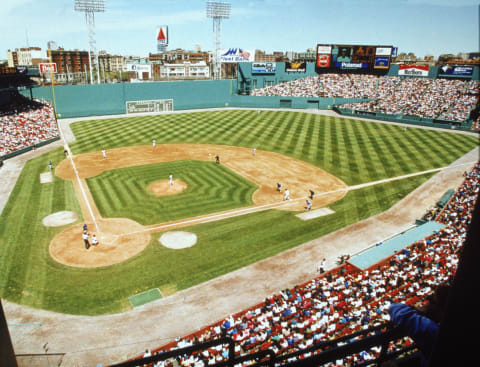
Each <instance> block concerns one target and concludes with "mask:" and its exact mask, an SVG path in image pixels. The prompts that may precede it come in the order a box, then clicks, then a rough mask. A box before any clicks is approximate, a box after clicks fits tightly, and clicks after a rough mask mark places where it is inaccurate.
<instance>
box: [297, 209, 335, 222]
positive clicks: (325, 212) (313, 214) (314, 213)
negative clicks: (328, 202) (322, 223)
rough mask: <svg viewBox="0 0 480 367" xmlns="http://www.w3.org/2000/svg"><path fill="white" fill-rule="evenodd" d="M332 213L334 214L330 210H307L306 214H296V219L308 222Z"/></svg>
mask: <svg viewBox="0 0 480 367" xmlns="http://www.w3.org/2000/svg"><path fill="white" fill-rule="evenodd" d="M333 213H335V212H334V211H333V210H332V209H330V208H320V209H315V210H309V211H308V212H304V213H300V214H297V215H296V217H298V218H300V219H301V220H309V219H314V218H318V217H323V216H325V215H329V214H333Z"/></svg>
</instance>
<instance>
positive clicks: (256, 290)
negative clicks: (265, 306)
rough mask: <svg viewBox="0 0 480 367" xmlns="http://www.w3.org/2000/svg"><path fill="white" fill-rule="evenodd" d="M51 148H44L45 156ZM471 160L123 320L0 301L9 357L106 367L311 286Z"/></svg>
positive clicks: (416, 214)
mask: <svg viewBox="0 0 480 367" xmlns="http://www.w3.org/2000/svg"><path fill="white" fill-rule="evenodd" d="M58 146H62V144H61V143H58ZM55 147H56V146H54V145H50V146H48V147H45V150H44V151H46V150H48V149H53V148H55ZM32 153H33V154H32V155H30V156H27V155H25V157H23V156H21V157H18V159H19V162H15V161H14V160H16V159H17V158H14V159H12V162H10V161H6V162H5V163H6V164H8V165H9V166H10V167H9V168H8V169H7V171H4V169H5V167H2V168H1V169H0V172H1V174H2V182H3V181H4V180H5V179H6V176H12V177H11V178H9V179H8V182H13V185H14V183H15V181H16V178H17V177H18V174H19V171H18V167H23V163H24V162H25V161H26V160H27V159H30V158H32V157H33V156H36V155H38V154H42V152H41V150H40V149H39V150H38V151H36V152H32ZM28 154H29V153H28ZM478 158H479V149H478V147H477V148H476V149H474V150H473V151H471V152H470V153H468V154H466V155H465V156H464V157H462V158H460V159H459V160H457V161H456V162H454V163H452V165H450V166H449V168H446V169H444V170H443V171H441V172H439V173H437V174H436V175H435V176H433V177H432V178H431V179H430V180H428V181H427V182H425V183H424V184H423V185H422V186H420V187H419V188H417V189H416V190H415V191H413V192H412V193H410V194H409V195H408V196H407V197H406V198H405V199H403V200H402V201H401V202H399V203H397V204H396V205H395V206H393V207H392V208H391V209H390V210H388V211H386V212H384V213H381V214H379V215H376V216H374V217H371V218H368V219H366V220H364V221H361V222H359V223H356V224H353V225H350V226H348V227H346V228H343V229H341V230H338V231H336V232H334V233H331V234H328V235H326V236H324V237H321V238H318V239H316V240H313V241H310V242H307V243H305V244H303V245H301V246H299V247H296V248H295V249H291V250H288V251H286V252H284V253H281V254H279V255H276V256H273V257H271V258H269V259H265V260H263V261H260V262H258V263H256V264H253V265H250V266H247V267H245V268H242V269H239V270H237V271H235V272H232V273H229V274H227V275H224V276H222V277H219V278H216V279H213V280H211V281H208V282H206V283H203V284H200V285H198V286H195V287H192V288H190V289H187V290H184V291H180V292H178V293H175V294H174V295H172V296H169V297H166V298H164V299H160V300H158V301H155V302H152V303H150V304H147V305H144V306H141V307H138V308H136V309H134V310H131V311H128V312H125V313H122V314H113V315H104V316H95V317H91V316H73V315H65V314H59V313H55V312H50V311H44V310H36V309H32V308H30V307H26V306H22V305H17V304H13V303H11V302H8V301H4V300H3V301H2V302H3V307H4V311H5V314H6V316H7V321H8V324H9V330H10V334H11V337H12V342H13V345H14V348H15V352H16V354H22V353H39V354H43V353H45V349H44V346H45V344H46V343H48V344H47V346H48V352H49V353H57V352H58V353H66V355H65V356H64V358H63V359H62V363H61V365H62V366H96V365H97V364H98V363H103V364H104V365H106V364H111V363H116V362H120V361H123V360H125V359H126V358H129V357H132V356H135V355H138V354H141V353H142V352H143V351H144V350H145V349H147V348H155V347H157V346H160V345H162V344H164V343H166V342H168V341H170V340H172V339H173V338H175V337H176V336H182V335H186V334H188V333H191V332H193V331H195V330H197V329H200V328H202V327H203V326H205V325H208V324H210V323H212V322H215V321H217V320H219V319H221V318H224V317H226V316H228V315H229V314H231V313H234V312H238V311H240V310H242V309H245V308H248V307H250V306H252V305H254V304H256V303H258V302H261V301H263V300H264V299H265V297H266V296H268V295H271V294H273V293H276V292H278V291H279V290H281V289H285V288H287V287H292V286H294V285H296V284H301V283H303V282H305V281H308V280H309V279H312V278H313V277H315V276H316V275H317V274H316V272H315V270H316V266H317V264H318V262H319V261H320V259H322V258H326V259H327V269H330V268H333V267H334V266H335V263H336V260H337V258H338V256H339V255H340V254H346V253H348V254H355V253H358V252H360V251H362V250H364V249H365V248H367V247H369V246H371V245H373V244H375V243H376V242H379V241H381V240H384V239H386V238H389V237H392V236H393V235H395V234H397V233H399V232H402V231H404V230H406V229H407V228H409V227H411V225H412V223H414V222H415V220H416V219H418V218H420V217H421V216H422V215H423V214H424V213H425V212H426V210H427V209H428V208H429V207H431V206H433V205H434V204H435V203H436V202H437V201H438V200H439V199H440V198H441V197H442V195H443V194H444V193H445V191H446V190H448V189H451V188H456V187H458V185H460V184H461V182H462V181H463V175H462V174H463V172H464V171H466V170H468V169H470V168H471V167H472V166H473V163H472V162H476V161H477V160H478ZM7 167H8V166H7ZM20 169H21V168H20ZM17 171H18V174H17V175H16V176H15V172H17ZM4 173H8V174H7V175H5V174H4ZM5 182H6V181H5ZM3 186H5V185H3ZM12 187H13V186H12ZM10 192H11V190H10V191H9V190H5V192H3V191H2V192H0V199H1V200H2V201H3V202H6V200H7V199H6V198H3V196H4V195H10ZM0 204H1V202H0ZM2 208H3V206H2ZM33 365H34V364H29V366H33Z"/></svg>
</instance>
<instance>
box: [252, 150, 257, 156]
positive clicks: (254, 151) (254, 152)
mask: <svg viewBox="0 0 480 367" xmlns="http://www.w3.org/2000/svg"><path fill="white" fill-rule="evenodd" d="M256 155H257V148H253V156H254V157H255V156H256Z"/></svg>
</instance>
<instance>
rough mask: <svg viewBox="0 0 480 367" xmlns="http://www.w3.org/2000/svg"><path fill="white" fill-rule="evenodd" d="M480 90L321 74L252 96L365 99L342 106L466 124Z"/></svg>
mask: <svg viewBox="0 0 480 367" xmlns="http://www.w3.org/2000/svg"><path fill="white" fill-rule="evenodd" d="M478 88H479V82H478V81H476V80H470V81H463V80H454V79H428V78H401V77H398V76H393V77H392V76H375V75H363V74H320V75H318V76H311V77H307V78H304V79H297V80H293V81H289V82H285V83H280V84H278V85H274V86H269V87H265V88H261V89H255V90H254V91H253V92H252V95H255V96H283V97H286V96H291V97H310V98H311V97H328V98H361V99H366V101H363V102H359V103H349V104H344V105H343V106H342V107H345V108H350V109H355V110H361V111H369V112H380V113H384V114H401V115H405V116H416V117H423V118H435V119H443V120H449V121H457V122H464V121H465V120H467V119H468V118H469V116H470V112H471V111H472V109H474V108H475V105H476V103H477V101H478V96H479V95H478ZM477 125H478V124H477Z"/></svg>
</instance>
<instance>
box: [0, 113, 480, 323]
mask: <svg viewBox="0 0 480 367" xmlns="http://www.w3.org/2000/svg"><path fill="white" fill-rule="evenodd" d="M70 126H71V129H72V131H73V133H74V135H75V141H73V142H71V143H70V144H69V147H70V150H71V153H72V156H71V158H72V159H71V160H70V158H69V157H66V156H65V155H64V152H63V149H57V150H53V151H51V152H48V153H46V154H44V155H42V156H40V157H38V158H35V159H33V160H31V161H29V162H28V163H27V164H26V165H25V167H24V169H23V171H22V173H21V175H20V177H19V179H18V181H17V184H16V186H15V188H14V190H13V192H12V194H11V195H10V199H9V201H8V203H7V205H6V206H5V209H4V211H3V213H2V216H1V217H0V264H1V266H0V274H1V275H0V297H2V298H5V299H7V300H10V301H12V302H16V303H20V304H25V305H29V306H32V307H34V308H41V309H48V310H53V311H57V312H62V313H70V314H84V315H98V314H105V313H114V312H121V311H125V310H127V309H129V308H131V307H132V306H131V304H130V302H129V297H131V296H133V295H135V294H138V293H141V292H144V291H147V290H149V289H154V288H158V289H159V290H160V293H161V295H162V296H163V297H166V296H168V295H171V294H173V293H175V292H177V291H179V290H183V289H186V288H189V287H192V286H194V285H196V284H200V283H202V282H205V281H208V280H210V279H213V278H215V277H218V276H220V275H223V274H226V273H229V272H231V271H233V270H235V269H239V268H241V267H244V266H247V265H249V264H252V263H255V262H257V261H259V260H261V259H265V258H267V257H270V256H273V255H275V254H278V253H280V252H282V251H285V250H288V249H291V248H294V247H296V246H298V245H300V244H302V243H304V242H306V241H309V240H312V239H314V238H318V237H320V236H322V235H325V234H327V233H330V232H333V231H335V230H337V229H340V228H343V227H345V226H347V225H349V224H352V223H355V222H358V221H360V220H362V219H365V218H367V217H370V216H372V215H374V214H377V213H380V212H382V211H384V210H386V209H388V208H390V207H391V206H392V205H393V204H395V203H396V202H397V201H399V200H400V199H402V198H403V197H405V196H406V195H407V194H408V193H409V192H411V191H412V190H414V189H415V188H416V187H418V186H419V185H420V184H422V183H423V182H425V181H426V180H427V179H428V178H429V177H431V176H432V175H433V172H428V171H430V170H434V169H441V168H442V167H445V166H447V165H448V164H450V163H451V162H453V161H455V160H456V159H458V158H459V157H461V156H462V155H464V154H465V153H467V152H469V151H471V150H472V149H473V148H474V147H476V146H477V145H478V140H477V138H475V137H472V136H467V135H461V134H450V133H448V132H442V131H434V130H427V129H417V128H413V127H409V128H408V129H406V130H405V129H404V128H403V127H402V126H396V125H390V124H382V123H375V122H367V121H359V120H353V119H344V118H339V117H331V116H323V115H317V114H309V113H303V112H289V111H261V113H260V112H258V111H254V110H229V111H205V112H191V113H181V114H179V113H174V114H166V115H157V116H137V117H129V118H110V119H108V118H107V119H102V120H86V121H81V122H75V123H73V124H71V125H70ZM153 140H155V141H156V144H155V146H153V145H152V141H153ZM253 148H255V149H256V152H255V154H254V153H253V150H252V149H253ZM103 149H104V150H106V158H104V157H103V156H102V153H101V150H103ZM217 155H218V156H219V157H220V164H217V163H216V162H215V156H217ZM48 161H52V162H53V164H54V170H53V172H52V180H51V182H45V183H42V181H41V180H40V177H41V176H42V174H45V173H48V171H49V167H48ZM416 173H418V174H416ZM170 174H172V175H173V178H174V181H173V184H170V183H169V182H168V179H169V175H170ZM410 174H416V175H411V176H408V177H405V178H402V177H403V176H406V175H410ZM395 178H400V179H395ZM389 179H392V180H389ZM279 181H280V182H282V184H283V185H284V189H285V188H287V187H288V188H289V189H290V196H291V199H292V200H290V201H284V200H283V194H281V193H278V192H277V191H276V183H277V182H279ZM362 184H365V185H364V186H362ZM353 188H355V189H353ZM309 189H313V190H314V191H315V198H314V199H313V209H314V210H316V209H320V208H323V207H328V208H329V209H330V210H331V214H329V215H323V216H319V217H316V218H313V219H310V220H302V219H300V218H299V217H298V216H297V214H299V213H302V212H303V211H304V209H303V207H304V205H305V199H306V198H307V196H308V190H309ZM60 212H71V213H75V214H76V215H77V217H76V218H77V219H76V220H75V221H74V222H72V223H68V224H64V225H57V226H46V225H45V222H44V218H46V217H48V216H49V215H52V214H54V213H60ZM83 223H87V224H88V227H89V231H93V232H96V233H98V236H99V238H100V244H99V245H98V246H96V247H92V248H90V249H89V250H87V249H85V247H84V243H83V241H82V237H81V227H82V225H83ZM177 228H181V231H185V232H188V233H193V234H194V235H195V236H196V243H195V245H194V246H191V247H188V248H182V249H175V248H169V247H166V246H164V245H163V244H162V243H161V241H159V240H160V238H161V236H162V235H163V234H165V232H168V231H172V230H176V229H177Z"/></svg>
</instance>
